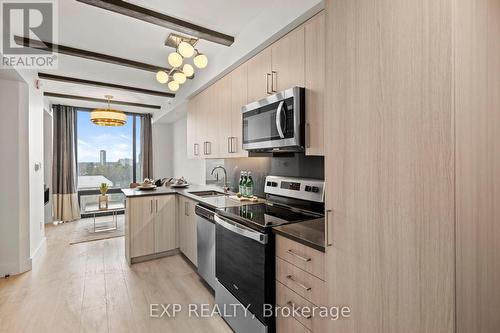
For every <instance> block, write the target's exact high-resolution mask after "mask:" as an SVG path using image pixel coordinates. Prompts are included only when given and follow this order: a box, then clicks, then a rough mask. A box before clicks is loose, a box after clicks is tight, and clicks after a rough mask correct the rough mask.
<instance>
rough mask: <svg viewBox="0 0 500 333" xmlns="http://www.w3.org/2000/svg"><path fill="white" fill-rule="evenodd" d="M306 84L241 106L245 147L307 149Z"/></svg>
mask: <svg viewBox="0 0 500 333" xmlns="http://www.w3.org/2000/svg"><path fill="white" fill-rule="evenodd" d="M303 91H304V88H299V87H294V88H291V89H288V90H285V91H283V92H280V93H277V94H275V95H272V96H269V97H267V98H264V99H262V100H260V101H258V102H254V103H250V104H248V105H246V106H244V107H243V108H242V117H243V133H242V137H243V140H242V141H243V149H246V150H258V151H263V150H264V151H265V150H291V151H302V150H303V149H304V147H303V146H304V144H303V137H304V134H303V132H304V130H303V127H304V107H303V102H304V98H303V95H304V93H303Z"/></svg>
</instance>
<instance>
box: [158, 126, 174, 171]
mask: <svg viewBox="0 0 500 333" xmlns="http://www.w3.org/2000/svg"><path fill="white" fill-rule="evenodd" d="M172 149H173V144H172V125H170V124H160V123H155V124H153V178H155V179H157V178H164V177H173V163H172V155H173V151H172Z"/></svg>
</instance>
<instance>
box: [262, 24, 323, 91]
mask: <svg viewBox="0 0 500 333" xmlns="http://www.w3.org/2000/svg"><path fill="white" fill-rule="evenodd" d="M304 31H305V29H304V26H303V25H301V26H299V27H298V28H296V29H295V30H293V31H292V32H290V33H288V34H287V35H285V36H284V37H282V38H281V39H279V40H278V41H276V42H275V43H274V44H272V45H271V53H272V55H271V64H272V68H271V91H272V93H277V92H280V91H282V90H285V89H288V88H291V87H293V86H299V87H304V75H305V73H304V71H305V70H304V66H305V60H304V57H305V48H304V47H305V42H304V38H305V36H304ZM319 56H320V55H317V56H316V57H319Z"/></svg>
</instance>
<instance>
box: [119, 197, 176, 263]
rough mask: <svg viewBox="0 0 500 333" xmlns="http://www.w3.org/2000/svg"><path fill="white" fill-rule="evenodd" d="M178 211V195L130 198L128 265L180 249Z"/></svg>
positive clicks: (126, 225)
mask: <svg viewBox="0 0 500 333" xmlns="http://www.w3.org/2000/svg"><path fill="white" fill-rule="evenodd" d="M175 211H176V205H175V195H161V196H144V197H138V198H127V207H126V213H125V214H126V221H125V247H126V256H127V259H128V261H129V263H131V262H133V261H134V260H133V259H134V258H140V257H144V256H150V255H155V254H160V253H162V252H166V251H170V250H173V249H175V248H177V247H178V246H177V240H176V238H177V231H176V221H175V216H176V214H175Z"/></svg>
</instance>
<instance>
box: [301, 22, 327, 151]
mask: <svg viewBox="0 0 500 333" xmlns="http://www.w3.org/2000/svg"><path fill="white" fill-rule="evenodd" d="M304 29H305V88H306V92H305V99H306V104H305V105H306V128H305V134H306V137H305V140H306V155H324V112H325V65H326V63H325V60H326V54H325V41H326V40H325V13H324V12H321V13H319V14H317V15H316V16H314V17H313V18H311V19H310V20H309V21H307V22H306V23H305V25H304Z"/></svg>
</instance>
